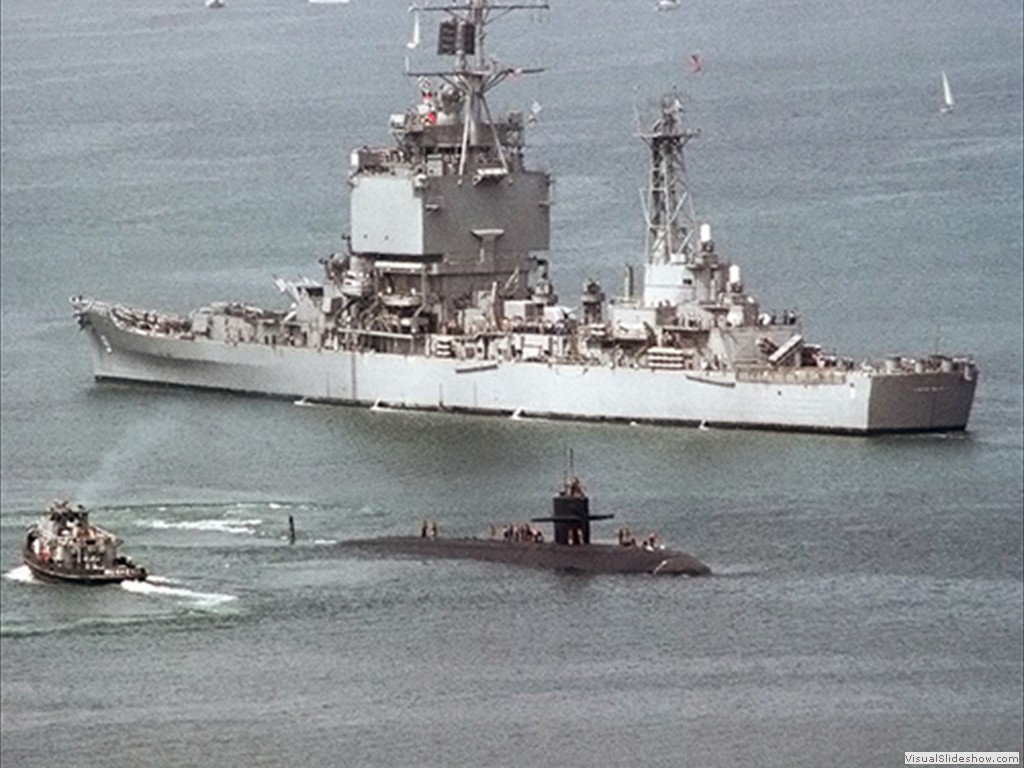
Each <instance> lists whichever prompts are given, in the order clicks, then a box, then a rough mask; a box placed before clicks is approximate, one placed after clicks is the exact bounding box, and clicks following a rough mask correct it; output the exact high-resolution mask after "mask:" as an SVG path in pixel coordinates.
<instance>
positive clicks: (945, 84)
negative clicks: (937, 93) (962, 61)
mask: <svg viewBox="0 0 1024 768" xmlns="http://www.w3.org/2000/svg"><path fill="white" fill-rule="evenodd" d="M953 104H954V102H953V89H952V88H950V87H949V78H948V77H946V73H945V71H943V73H942V111H943V112H952V111H953Z"/></svg>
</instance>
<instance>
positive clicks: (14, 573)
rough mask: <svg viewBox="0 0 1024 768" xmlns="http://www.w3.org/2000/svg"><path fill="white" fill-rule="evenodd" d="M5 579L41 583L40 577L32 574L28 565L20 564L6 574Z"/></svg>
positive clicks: (23, 582) (25, 582)
mask: <svg viewBox="0 0 1024 768" xmlns="http://www.w3.org/2000/svg"><path fill="white" fill-rule="evenodd" d="M4 578H5V579H10V580H11V581H19V582H21V583H22V584H39V583H40V582H39V579H37V578H36V577H35V576H33V575H32V571H31V570H30V569H29V567H28V566H27V565H24V564H22V565H19V566H18V567H17V568H12V569H11V570H9V571H8V572H7V573H5V574H4Z"/></svg>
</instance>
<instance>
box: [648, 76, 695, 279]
mask: <svg viewBox="0 0 1024 768" xmlns="http://www.w3.org/2000/svg"><path fill="white" fill-rule="evenodd" d="M699 134H700V131H698V130H695V129H689V128H687V127H686V126H685V125H684V123H683V107H682V104H681V103H680V102H679V98H678V96H677V95H676V94H674V93H672V94H668V95H667V96H664V97H663V98H662V100H661V111H660V115H659V116H658V119H657V120H656V121H655V122H654V125H653V126H652V127H651V130H650V131H648V132H646V133H641V134H640V138H642V139H643V140H644V141H645V142H646V143H647V145H648V146H649V147H650V150H651V165H650V176H649V178H648V186H647V188H646V189H644V190H642V191H641V193H642V195H643V203H644V215H645V217H646V219H647V242H646V250H647V263H648V264H692V263H693V261H694V257H695V254H696V252H697V244H696V237H697V220H696V216H695V214H694V211H693V199H692V198H691V196H690V188H689V184H688V182H687V179H686V163H685V161H684V158H683V147H684V146H685V145H686V142H688V141H689V140H690V139H692V138H694V137H696V136H698V135H699Z"/></svg>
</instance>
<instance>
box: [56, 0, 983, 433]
mask: <svg viewBox="0 0 1024 768" xmlns="http://www.w3.org/2000/svg"><path fill="white" fill-rule="evenodd" d="M546 8H547V3H544V2H521V3H520V2H516V3H501V2H493V1H492V0H462V1H461V2H453V3H450V4H445V5H443V6H442V5H437V6H435V5H428V4H424V5H422V6H418V7H414V9H413V10H414V11H415V13H416V14H417V30H418V29H419V26H418V18H419V14H423V15H425V16H430V17H439V18H440V22H439V25H438V37H437V52H438V55H439V56H441V57H443V58H444V59H445V60H447V61H448V62H449V65H450V66H448V67H447V68H446V69H444V70H443V71H436V72H429V71H428V72H415V71H409V68H408V67H407V72H408V74H409V75H410V76H411V77H413V78H415V80H416V82H417V83H418V86H419V87H418V91H419V93H418V98H417V100H416V102H415V103H414V104H413V105H412V106H411V107H409V108H408V109H406V110H405V111H404V112H400V113H397V114H393V115H392V116H391V118H390V130H391V134H392V136H393V139H394V140H393V143H391V144H389V145H387V146H378V147H369V146H363V147H361V148H359V149H356V150H355V151H353V152H352V154H351V168H350V173H349V186H350V189H351V193H350V206H351V208H350V227H351V230H350V233H349V235H348V236H347V238H346V241H347V247H346V248H345V249H344V250H343V251H342V252H338V253H333V254H331V255H329V256H327V257H325V258H322V259H321V264H322V266H323V273H324V274H323V278H322V279H321V280H319V281H316V280H311V279H308V278H305V279H303V280H299V281H285V280H277V281H276V282H277V285H278V288H279V289H280V290H281V291H282V292H284V293H287V294H288V295H289V296H290V298H291V302H290V306H289V307H287V308H282V309H264V308H260V307H256V306H250V305H247V304H243V303H239V302H223V303H215V304H212V305H210V306H206V307H202V308H200V309H197V310H195V311H193V312H191V314H189V315H177V314H171V313H166V312H158V311H153V310H146V309H137V308H132V307H127V306H123V305H121V304H116V303H108V302H104V301H98V300H94V299H91V298H86V297H82V296H79V297H75V298H73V299H72V304H73V307H74V312H75V314H76V315H77V318H78V321H79V324H80V326H81V328H83V329H84V330H85V331H86V336H87V338H88V339H89V342H90V346H91V349H92V358H93V366H94V374H95V377H96V379H99V380H105V379H110V380H126V381H134V382H147V383H152V384H164V385H177V386H183V387H196V388H205V389H214V390H225V391H231V392H237V393H245V394H255V395H265V396H274V397H285V398H293V399H302V400H303V401H305V402H322V403H338V404H364V405H373V404H379V405H386V406H389V407H392V408H409V409H430V410H438V411H448V412H475V413H485V414H503V415H519V416H525V417H531V416H532V417H547V418H564V419H579V420H586V419H593V420H610V421H623V422H639V423H643V422H647V423H660V424H678V425H691V426H696V425H708V426H714V427H746V428H761V429H779V430H801V431H821V432H835V433H847V434H861V435H864V434H876V433H888V432H928V431H955V430H964V429H965V428H966V426H967V423H968V418H969V416H970V411H971V405H972V403H973V400H974V392H975V387H976V384H977V379H978V371H977V367H976V365H975V364H974V362H973V361H972V360H971V359H970V358H967V357H962V356H953V355H944V354H923V355H917V356H903V355H899V356H887V357H883V358H881V359H878V360H874V361H866V362H855V361H853V360H852V359H849V358H844V357H841V356H839V355H836V354H831V353H828V352H826V351H824V350H823V348H822V347H821V346H819V345H816V344H813V343H811V342H810V341H808V340H807V339H805V338H804V335H803V331H802V328H801V318H800V316H799V315H798V313H796V312H792V311H786V312H780V313H771V312H766V311H763V310H762V309H761V308H760V307H759V305H758V302H757V300H756V299H755V298H754V297H753V296H751V295H750V294H748V293H747V292H746V290H745V288H744V285H743V282H742V279H741V274H740V268H739V266H738V265H736V264H733V263H730V262H729V261H727V260H726V259H725V258H723V256H722V255H721V254H720V252H719V250H718V248H717V245H716V243H715V241H714V239H713V237H712V232H711V228H710V226H709V225H708V224H707V223H704V222H701V221H700V220H699V219H698V218H697V216H696V214H695V211H694V205H693V199H692V196H691V193H690V187H689V182H688V179H687V173H686V166H685V162H684V147H685V146H686V144H687V143H688V142H689V141H690V140H691V139H693V138H694V137H695V136H696V135H697V132H696V131H695V130H693V129H691V128H690V127H689V126H688V125H687V123H686V121H685V120H684V115H683V110H682V107H681V105H680V101H679V99H678V98H676V97H675V96H674V95H672V94H670V95H668V96H667V97H665V98H664V99H662V101H661V105H660V109H659V110H658V111H657V114H656V115H655V116H654V118H653V120H652V121H651V123H650V125H649V128H648V129H647V130H644V131H641V138H642V139H643V141H644V142H645V143H646V145H647V148H648V151H649V169H648V173H647V179H646V188H645V189H644V201H645V205H644V224H645V226H646V233H647V234H646V248H645V250H646V263H645V264H644V265H643V270H642V278H641V279H640V280H639V281H637V280H636V279H635V277H634V273H633V271H632V270H631V269H630V270H627V273H626V279H625V280H624V283H625V285H624V288H623V291H622V295H621V296H618V297H612V298H609V297H608V296H606V294H605V291H604V290H603V289H602V287H601V286H600V285H599V284H598V283H597V282H595V281H592V280H591V281H587V282H586V283H585V284H584V285H583V286H582V291H581V295H580V297H579V302H578V304H577V305H576V306H574V307H568V306H565V305H563V304H561V303H560V302H559V299H558V295H557V293H556V291H555V288H554V286H553V284H552V281H551V279H550V275H549V262H548V259H547V251H548V249H549V231H550V216H551V208H552V204H553V198H552V178H551V176H550V175H549V174H548V173H546V172H544V171H539V170H531V169H530V168H529V167H528V166H527V163H526V162H525V158H524V150H525V146H526V142H525V133H526V129H527V126H528V124H529V123H530V122H531V115H530V113H529V112H527V113H523V112H507V113H504V114H497V113H493V112H492V111H491V108H490V106H489V102H488V97H489V95H490V92H491V91H492V90H493V89H494V88H495V87H496V86H498V85H500V84H501V83H502V81H504V80H505V79H506V78H508V77H510V76H514V75H515V76H518V75H521V74H529V73H532V72H538V71H540V70H538V69H531V68H522V67H509V66H505V65H502V64H501V63H499V62H498V61H497V60H496V59H494V58H492V57H490V56H489V55H488V54H487V53H486V51H485V40H487V35H486V34H485V30H487V28H488V26H489V24H490V23H491V22H493V21H495V20H496V19H498V18H499V17H500V16H502V15H504V14H505V13H508V12H510V11H513V10H517V9H546ZM432 82H439V83H441V85H440V86H439V87H436V88H435V87H434V85H432Z"/></svg>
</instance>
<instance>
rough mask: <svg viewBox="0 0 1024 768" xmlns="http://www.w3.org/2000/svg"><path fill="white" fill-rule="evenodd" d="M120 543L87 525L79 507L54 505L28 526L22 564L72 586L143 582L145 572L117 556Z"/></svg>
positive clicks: (43, 577)
mask: <svg viewBox="0 0 1024 768" xmlns="http://www.w3.org/2000/svg"><path fill="white" fill-rule="evenodd" d="M120 543H121V540H120V539H119V538H117V536H115V535H114V534H113V533H111V532H110V531H107V530H104V529H103V528H100V527H99V526H97V525H92V524H91V523H90V522H89V513H88V512H87V511H86V510H85V508H84V507H83V506H82V505H81V504H76V505H75V506H74V507H72V506H71V505H70V504H69V503H68V502H67V501H55V502H53V503H52V504H51V505H50V506H49V508H48V509H47V510H46V512H44V513H43V516H42V517H41V518H40V519H39V520H38V521H37V522H36V523H34V524H33V525H32V526H30V527H29V529H28V533H27V535H26V537H25V550H24V559H25V565H27V566H28V567H29V570H31V571H32V573H33V574H35V575H36V576H38V577H39V578H41V579H46V580H49V581H66V582H73V583H75V584H96V585H99V584H118V583H120V582H122V581H145V580H146V569H145V568H143V567H141V566H139V565H136V564H135V563H134V562H132V560H131V558H129V557H126V556H125V555H119V554H117V547H118V545H119V544H120Z"/></svg>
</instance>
